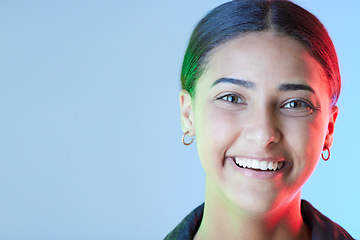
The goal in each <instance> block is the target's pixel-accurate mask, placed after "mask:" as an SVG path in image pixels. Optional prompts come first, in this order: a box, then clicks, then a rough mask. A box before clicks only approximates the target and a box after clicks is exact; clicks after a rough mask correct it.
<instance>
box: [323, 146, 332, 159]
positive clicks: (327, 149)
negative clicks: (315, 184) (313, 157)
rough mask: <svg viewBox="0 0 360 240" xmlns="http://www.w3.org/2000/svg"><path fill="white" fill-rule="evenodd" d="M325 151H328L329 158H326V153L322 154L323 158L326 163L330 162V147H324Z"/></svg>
mask: <svg viewBox="0 0 360 240" xmlns="http://www.w3.org/2000/svg"><path fill="white" fill-rule="evenodd" d="M323 151H328V156H327V157H324V153H321V157H322V159H323V160H324V161H327V160H329V158H330V149H329V148H328V147H324V150H323Z"/></svg>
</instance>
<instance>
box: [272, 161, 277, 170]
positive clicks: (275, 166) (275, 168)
mask: <svg viewBox="0 0 360 240" xmlns="http://www.w3.org/2000/svg"><path fill="white" fill-rule="evenodd" d="M277 168H278V162H274V167H273V169H274V171H275V170H277Z"/></svg>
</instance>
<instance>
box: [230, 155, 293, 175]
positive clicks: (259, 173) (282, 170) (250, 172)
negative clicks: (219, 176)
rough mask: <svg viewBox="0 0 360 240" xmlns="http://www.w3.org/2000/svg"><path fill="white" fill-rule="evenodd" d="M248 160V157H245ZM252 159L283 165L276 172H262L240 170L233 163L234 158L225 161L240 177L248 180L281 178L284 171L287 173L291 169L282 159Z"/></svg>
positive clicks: (257, 170) (249, 169) (250, 169)
mask: <svg viewBox="0 0 360 240" xmlns="http://www.w3.org/2000/svg"><path fill="white" fill-rule="evenodd" d="M246 158H249V157H246ZM251 158H252V159H256V160H258V161H273V162H282V163H283V164H284V165H283V167H282V168H281V169H279V170H276V171H271V170H268V171H263V170H259V169H252V168H241V167H239V166H238V165H236V163H235V158H234V157H227V158H226V161H228V162H229V163H230V165H231V166H232V168H233V169H234V170H235V171H236V172H239V173H240V174H241V175H243V176H245V177H248V178H253V179H273V178H277V177H279V176H282V175H283V174H284V173H285V172H286V171H289V169H290V168H291V164H290V163H289V162H288V161H284V160H283V159H279V158H253V157H251Z"/></svg>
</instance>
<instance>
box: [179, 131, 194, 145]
mask: <svg viewBox="0 0 360 240" xmlns="http://www.w3.org/2000/svg"><path fill="white" fill-rule="evenodd" d="M188 134H189V131H186V132H185V133H184V135H183V136H182V138H181V141H182V143H183V144H184V145H185V146H189V145H190V144H192V143H193V141H194V139H193V138H192V139H191V141H190V142H189V143H187V142H185V140H184V139H185V136H186V135H188Z"/></svg>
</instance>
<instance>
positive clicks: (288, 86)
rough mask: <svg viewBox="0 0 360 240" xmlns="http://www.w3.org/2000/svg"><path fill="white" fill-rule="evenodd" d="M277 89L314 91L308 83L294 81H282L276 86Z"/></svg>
mask: <svg viewBox="0 0 360 240" xmlns="http://www.w3.org/2000/svg"><path fill="white" fill-rule="evenodd" d="M278 90H279V91H296V90H305V91H310V92H312V93H315V91H314V89H312V88H311V87H310V86H308V85H304V84H295V83H284V84H281V85H280V86H279V88H278Z"/></svg>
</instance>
